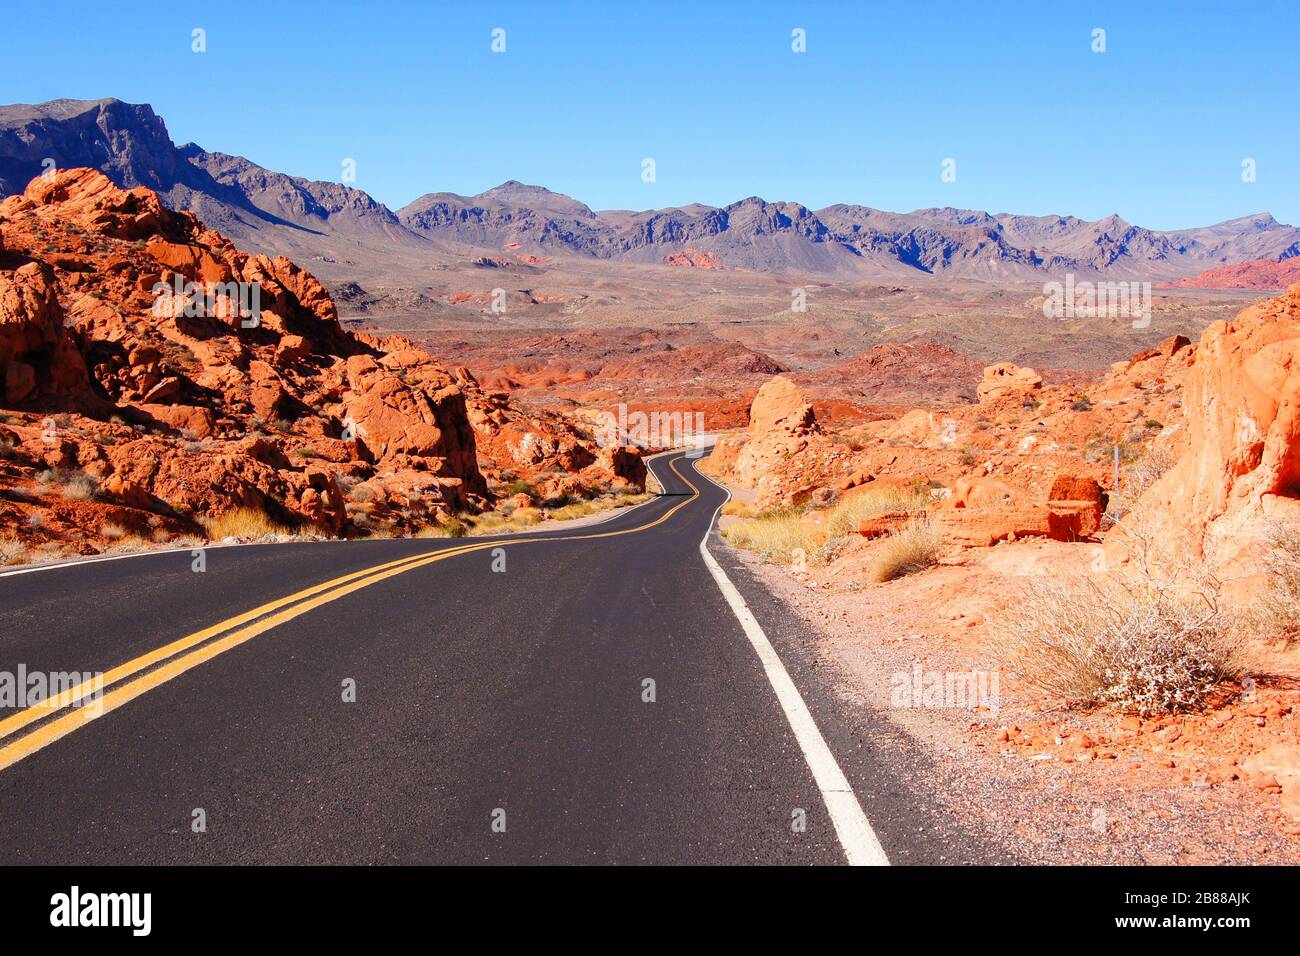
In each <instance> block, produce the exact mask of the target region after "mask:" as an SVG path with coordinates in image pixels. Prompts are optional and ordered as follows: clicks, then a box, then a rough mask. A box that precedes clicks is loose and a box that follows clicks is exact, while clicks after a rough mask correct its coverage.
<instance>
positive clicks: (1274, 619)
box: [1251, 523, 1300, 644]
mask: <svg viewBox="0 0 1300 956" xmlns="http://www.w3.org/2000/svg"><path fill="white" fill-rule="evenodd" d="M1264 549H1265V550H1264V557H1263V560H1262V562H1261V565H1262V570H1263V572H1264V586H1263V587H1262V588H1260V589H1259V594H1258V597H1257V599H1256V602H1255V604H1254V606H1253V607H1252V609H1251V613H1252V617H1253V623H1254V624H1255V627H1256V629H1257V630H1258V632H1259V633H1260V634H1261V635H1262V636H1264V637H1267V638H1270V639H1273V640H1276V639H1279V638H1280V639H1281V640H1283V641H1285V642H1286V643H1287V644H1291V643H1294V642H1295V641H1297V640H1300V524H1295V523H1279V524H1275V525H1273V526H1272V527H1271V528H1269V529H1268V532H1267V534H1266V537H1265V540H1264Z"/></svg>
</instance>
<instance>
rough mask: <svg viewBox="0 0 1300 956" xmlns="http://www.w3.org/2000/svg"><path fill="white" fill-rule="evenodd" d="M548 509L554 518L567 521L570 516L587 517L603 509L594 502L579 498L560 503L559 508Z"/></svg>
mask: <svg viewBox="0 0 1300 956" xmlns="http://www.w3.org/2000/svg"><path fill="white" fill-rule="evenodd" d="M548 510H549V511H550V513H551V517H552V518H555V519H556V520H558V521H567V520H569V519H570V518H585V517H586V516H587V515H589V514H593V513H595V512H596V511H599V510H602V509H601V508H600V507H599V506H598V505H597V504H595V503H594V502H591V501H581V500H579V501H572V502H570V503H569V504H564V505H560V506H559V507H558V508H548Z"/></svg>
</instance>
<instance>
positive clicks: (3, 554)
mask: <svg viewBox="0 0 1300 956" xmlns="http://www.w3.org/2000/svg"><path fill="white" fill-rule="evenodd" d="M25 554H27V545H25V544H23V542H22V541H21V540H19V538H18V537H17V536H16V535H13V534H6V535H0V565H6V564H18V563H20V562H21V561H22V559H23V556H24V555H25Z"/></svg>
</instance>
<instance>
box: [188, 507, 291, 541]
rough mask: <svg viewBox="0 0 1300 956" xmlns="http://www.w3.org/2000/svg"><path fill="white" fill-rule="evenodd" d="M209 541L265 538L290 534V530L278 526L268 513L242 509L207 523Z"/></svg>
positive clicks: (218, 516) (253, 509) (255, 509)
mask: <svg viewBox="0 0 1300 956" xmlns="http://www.w3.org/2000/svg"><path fill="white" fill-rule="evenodd" d="M207 529H208V539H209V540H211V541H221V540H224V539H225V538H265V537H268V536H270V535H280V534H289V533H290V532H289V529H288V528H286V527H284V526H283V525H280V524H276V523H275V522H274V521H272V520H271V519H270V518H269V517H268V516H267V515H266V512H264V511H260V510H258V509H257V508H240V509H238V510H236V511H228V512H226V513H225V514H223V515H217V516H216V517H215V518H211V519H209V520H208V522H207Z"/></svg>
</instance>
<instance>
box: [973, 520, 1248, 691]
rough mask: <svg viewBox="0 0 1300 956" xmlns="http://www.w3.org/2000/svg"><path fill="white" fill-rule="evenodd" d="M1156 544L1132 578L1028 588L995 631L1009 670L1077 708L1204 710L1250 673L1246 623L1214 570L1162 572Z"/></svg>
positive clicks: (1178, 565) (1188, 562)
mask: <svg viewBox="0 0 1300 956" xmlns="http://www.w3.org/2000/svg"><path fill="white" fill-rule="evenodd" d="M1136 539H1137V537H1136V536H1135V540H1136ZM1148 545H1149V542H1145V541H1139V550H1138V552H1137V555H1136V558H1135V560H1133V561H1132V562H1131V563H1130V566H1128V567H1126V568H1125V570H1123V571H1116V572H1111V573H1109V574H1105V575H1094V576H1077V577H1070V578H1043V579H1036V580H1034V581H1032V582H1030V583H1028V584H1026V585H1025V586H1024V588H1023V592H1022V593H1020V594H1019V595H1017V600H1015V601H1013V602H1012V603H1011V605H1010V606H1009V607H1008V609H1007V610H1006V611H1004V612H1002V614H1001V616H1000V617H999V619H998V620H996V621H995V622H994V626H995V643H996V645H997V648H998V651H999V655H1000V656H1001V658H1002V659H1003V661H1004V664H1005V665H1006V666H1007V667H1008V668H1010V669H1012V670H1015V671H1017V672H1019V673H1020V674H1021V676H1022V677H1023V678H1024V679H1025V681H1026V682H1028V683H1029V684H1031V685H1032V686H1034V687H1037V688H1039V689H1040V690H1043V691H1045V692H1046V693H1047V694H1049V695H1050V696H1052V697H1053V698H1055V699H1057V700H1058V701H1060V702H1062V703H1064V704H1066V705H1067V706H1073V707H1086V706H1094V705H1107V706H1113V707H1117V708H1120V709H1123V710H1132V711H1137V712H1138V713H1142V714H1159V713H1173V712H1178V711H1185V710H1192V709H1196V708H1198V707H1200V706H1201V705H1202V704H1203V703H1204V702H1205V700H1206V697H1207V696H1208V695H1209V694H1210V692H1211V691H1212V690H1213V689H1214V687H1215V686H1216V685H1218V684H1219V683H1220V682H1222V681H1224V680H1225V679H1228V678H1231V677H1235V676H1237V675H1238V674H1239V673H1240V672H1241V668H1242V647H1243V644H1244V640H1245V631H1244V629H1243V627H1242V621H1241V620H1240V617H1239V616H1238V615H1236V614H1234V613H1232V612H1231V611H1230V609H1229V608H1227V607H1226V606H1225V605H1224V604H1223V603H1222V602H1221V600H1220V590H1221V587H1222V584H1221V582H1220V581H1219V579H1218V578H1217V577H1216V575H1215V574H1214V572H1213V570H1212V569H1213V564H1212V562H1211V561H1209V560H1203V559H1202V560H1196V561H1193V560H1192V559H1189V558H1186V557H1183V558H1180V559H1178V560H1177V561H1169V560H1165V561H1163V562H1160V563H1157V562H1155V561H1153V560H1151V559H1150V555H1149V553H1148V551H1147V550H1146V549H1147V548H1148Z"/></svg>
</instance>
